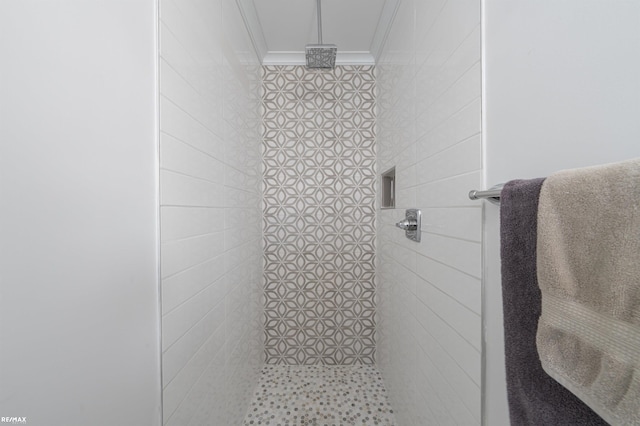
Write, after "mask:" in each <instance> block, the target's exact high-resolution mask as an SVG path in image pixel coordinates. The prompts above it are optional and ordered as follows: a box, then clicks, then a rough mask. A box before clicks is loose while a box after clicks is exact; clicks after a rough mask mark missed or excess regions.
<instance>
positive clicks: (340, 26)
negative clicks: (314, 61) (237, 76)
mask: <svg viewBox="0 0 640 426" xmlns="http://www.w3.org/2000/svg"><path fill="white" fill-rule="evenodd" d="M236 1H237V3H238V6H239V8H240V11H241V13H242V15H243V18H244V21H245V24H246V26H247V29H248V31H249V34H250V36H251V39H252V41H253V44H254V47H255V49H256V53H257V55H258V57H259V58H260V60H261V61H262V63H263V64H265V65H276V64H277V65H280V64H282V65H284V64H293V65H302V64H304V63H305V59H304V48H305V45H306V44H309V43H317V42H318V29H317V11H316V0H236ZM399 1H400V0H322V42H323V43H325V44H335V45H337V46H338V55H337V58H336V64H338V65H348V64H358V65H362V64H375V61H376V59H377V57H378V55H379V52H380V51H381V49H382V45H383V44H384V41H385V39H386V37H387V34H388V32H389V27H390V26H391V23H392V21H393V17H394V15H395V12H396V9H397V6H398V3H399Z"/></svg>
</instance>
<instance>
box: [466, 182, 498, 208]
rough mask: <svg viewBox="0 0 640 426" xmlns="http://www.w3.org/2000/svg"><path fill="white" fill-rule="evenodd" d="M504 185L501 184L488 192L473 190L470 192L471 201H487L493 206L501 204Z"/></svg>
mask: <svg viewBox="0 0 640 426" xmlns="http://www.w3.org/2000/svg"><path fill="white" fill-rule="evenodd" d="M503 186H504V184H503V183H499V184H498V185H494V186H492V187H491V188H489V189H488V190H486V191H478V190H475V189H474V190H472V191H469V199H471V200H480V199H487V200H488V201H490V202H492V203H493V204H500V193H501V192H502V187H503Z"/></svg>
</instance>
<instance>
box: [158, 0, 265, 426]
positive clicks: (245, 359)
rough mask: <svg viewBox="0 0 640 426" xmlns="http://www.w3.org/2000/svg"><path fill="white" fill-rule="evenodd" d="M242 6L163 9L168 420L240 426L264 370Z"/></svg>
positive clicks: (249, 57)
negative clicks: (239, 9)
mask: <svg viewBox="0 0 640 426" xmlns="http://www.w3.org/2000/svg"><path fill="white" fill-rule="evenodd" d="M243 29H244V24H243V22H242V18H241V17H240V15H239V12H238V10H237V6H236V3H235V2H234V1H232V0H213V1H207V2H203V1H198V0H186V1H185V0H180V1H177V0H161V2H160V50H161V52H160V115H161V118H160V133H161V134H160V193H161V200H160V201H161V212H160V214H161V218H160V221H161V240H162V248H161V268H162V270H161V272H162V343H163V347H162V349H163V359H162V364H163V365H162V367H163V389H164V391H163V417H164V423H165V424H166V425H179V426H185V425H202V424H216V425H218V424H219V425H231V424H236V423H240V422H241V421H242V419H243V416H244V413H245V410H246V408H247V407H248V403H249V399H250V398H249V397H250V396H251V395H250V393H251V391H252V390H253V387H254V386H255V384H256V383H257V373H258V371H259V370H260V367H261V362H262V361H261V360H262V358H261V356H262V353H263V348H262V330H261V324H260V321H261V308H260V305H261V303H260V302H261V299H260V295H261V293H260V292H261V277H262V271H261V264H262V263H261V261H262V253H261V251H260V244H261V243H260V237H261V229H260V217H261V212H260V205H259V201H260V184H259V177H260V151H259V149H260V142H259V138H258V127H257V126H258V125H259V109H258V108H259V107H258V106H259V104H258V95H259V93H258V89H259V64H258V63H257V59H256V58H255V54H253V52H252V47H251V43H250V40H249V39H248V37H247V35H246V34H244V32H243V31H244V30H243Z"/></svg>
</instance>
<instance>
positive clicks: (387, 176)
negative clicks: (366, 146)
mask: <svg viewBox="0 0 640 426" xmlns="http://www.w3.org/2000/svg"><path fill="white" fill-rule="evenodd" d="M380 185H381V187H382V188H381V189H382V190H381V191H380V194H382V201H381V204H380V207H381V208H383V209H393V208H395V207H396V168H395V166H394V167H392V168H390V169H389V170H387V171H386V172H384V173H382V175H381V182H380Z"/></svg>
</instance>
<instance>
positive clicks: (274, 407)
mask: <svg viewBox="0 0 640 426" xmlns="http://www.w3.org/2000/svg"><path fill="white" fill-rule="evenodd" d="M243 424H244V425H272V426H346V425H367V426H369V425H386V426H394V425H395V424H396V422H395V417H394V414H393V409H392V408H391V405H390V403H389V400H388V398H387V392H386V390H385V388H384V383H383V381H382V375H381V374H380V372H379V371H378V370H377V369H376V368H375V367H374V366H370V365H354V366H342V365H341V366H330V365H305V366H298V365H295V366H294V365H267V366H265V367H264V369H263V370H262V372H261V375H260V380H259V381H258V386H257V387H256V390H255V392H254V398H253V400H252V401H251V404H250V406H249V410H248V411H247V415H246V417H245V419H244V423H243Z"/></svg>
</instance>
